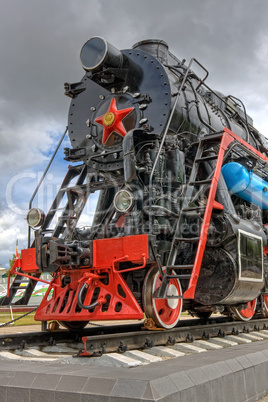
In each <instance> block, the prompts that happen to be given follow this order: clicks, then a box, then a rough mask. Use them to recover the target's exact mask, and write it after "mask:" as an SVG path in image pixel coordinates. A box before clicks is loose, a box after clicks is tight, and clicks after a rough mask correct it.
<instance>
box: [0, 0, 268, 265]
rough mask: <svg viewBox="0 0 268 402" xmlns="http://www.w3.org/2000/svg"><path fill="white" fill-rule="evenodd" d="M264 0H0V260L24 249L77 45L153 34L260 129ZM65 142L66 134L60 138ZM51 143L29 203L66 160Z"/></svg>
mask: <svg viewBox="0 0 268 402" xmlns="http://www.w3.org/2000/svg"><path fill="white" fill-rule="evenodd" d="M267 20H268V2H267V0H224V1H222V0H166V1H160V0H75V1H72V0H46V1H44V0H23V1H22V0H0V38H1V39H0V190H1V191H0V265H2V266H4V267H8V266H9V259H10V258H12V254H13V253H14V252H15V245H16V239H18V242H19V248H20V249H21V248H25V247H27V225H26V222H25V216H26V214H27V208H28V203H29V199H30V197H31V195H32V192H33V191H34V188H35V186H36V185H37V183H38V180H39V179H40V177H41V175H42V172H43V170H44V168H45V167H46V164H47V163H48V160H49V158H50V156H51V154H52V153H53V151H54V149H55V147H56V145H57V142H58V141H59V139H60V137H61V135H62V133H63V132H64V130H65V127H66V125H67V118H68V109H69V103H70V99H69V98H67V97H65V96H64V95H63V92H64V91H63V85H64V82H78V81H80V79H81V78H82V76H83V75H84V73H83V69H82V67H81V65H80V61H79V53H80V49H81V47H82V45H83V44H84V43H85V42H86V41H87V40H88V39H89V38H90V37H92V36H102V37H104V38H105V39H106V40H107V41H108V42H110V43H111V44H112V45H114V46H115V47H117V48H118V49H128V48H131V47H132V45H133V44H134V43H136V42H138V41H140V40H143V39H149V38H152V39H163V40H164V41H166V42H167V43H168V45H169V49H170V51H171V52H172V53H174V54H175V55H176V56H177V57H178V58H179V59H183V58H185V59H186V60H187V61H188V62H189V61H190V59H191V58H192V57H195V58H196V59H198V60H199V61H200V62H201V64H203V65H204V66H205V67H206V68H207V69H208V70H209V72H210V75H209V78H208V80H207V83H208V84H209V85H210V87H212V88H213V89H216V90H219V91H221V92H223V93H224V94H226V95H229V94H232V95H234V96H236V97H238V98H240V99H242V101H243V102H244V104H245V106H246V108H247V113H248V114H249V115H250V116H251V117H252V118H253V120H254V125H255V127H256V128H257V129H258V130H259V131H260V132H261V133H263V134H264V135H266V136H267V137H268V119H267V115H268V78H267V77H268V63H267V60H268V24H267ZM64 146H68V139H67V138H66V139H65V141H64ZM62 160H63V150H62V148H61V150H60V153H59V156H58V157H57V160H56V164H55V166H54V168H53V169H54V170H53V169H52V170H51V171H50V173H49V176H48V178H47V179H46V181H45V183H44V190H43V192H42V193H41V195H40V196H39V197H38V199H37V200H36V203H35V206H39V207H44V209H48V207H49V205H48V203H49V202H50V200H51V197H52V194H53V193H54V192H55V191H56V189H57V187H58V186H59V184H60V183H61V181H62V179H63V176H64V172H65V171H66V169H67V166H68V163H67V162H63V161H62Z"/></svg>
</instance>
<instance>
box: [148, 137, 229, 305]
mask: <svg viewBox="0 0 268 402" xmlns="http://www.w3.org/2000/svg"><path fill="white" fill-rule="evenodd" d="M232 141H233V138H229V136H227V135H225V134H224V135H223V133H220V134H212V135H206V136H204V137H201V138H200V141H199V143H198V148H197V151H196V155H195V159H194V163H193V167H192V171H191V174H190V177H189V181H188V183H187V185H186V188H185V191H184V200H183V205H182V208H181V211H180V214H179V217H178V221H177V223H176V227H175V233H174V237H173V240H172V243H171V248H170V252H169V256H168V260H167V265H166V269H165V272H164V274H163V276H162V283H161V286H160V288H159V292H158V295H157V297H156V298H157V299H166V298H167V299H170V298H177V299H178V298H183V299H193V298H194V294H195V289H196V284H197V281H198V277H199V272H200V268H201V264H202V260H203V255H204V251H205V247H206V243H207V235H208V229H209V223H210V220H211V215H212V211H213V209H218V210H223V209H224V207H223V205H221V204H219V203H218V202H217V201H216V200H215V196H216V191H217V185H218V180H219V177H220V173H221V167H222V163H223V158H224V154H225V151H226V149H227V147H228V146H229V144H230V143H231V142H232ZM212 145H213V146H214V147H215V146H217V145H218V146H219V150H218V153H217V154H216V153H213V149H212ZM214 149H215V148H214ZM213 161H214V164H215V167H214V169H213V168H212V172H211V173H210V174H208V175H207V177H206V178H205V179H203V180H197V176H198V170H199V165H200V163H204V162H213ZM208 188H209V193H208V197H207V202H206V205H196V204H195V201H196V200H197V199H198V197H200V195H202V194H204V192H205V191H206V190H207V189H208ZM193 212H197V213H198V214H200V217H202V220H203V222H202V225H201V229H200V233H199V236H196V237H189V238H187V237H183V234H182V231H181V227H182V223H183V220H184V219H185V217H186V218H187V217H190V216H191V214H192V213H193ZM189 242H190V243H197V251H196V255H195V259H194V263H193V264H191V265H189V264H187V265H186V264H185V265H175V261H176V258H177V255H178V250H179V245H180V244H181V243H189ZM178 270H180V271H183V270H191V274H188V273H187V274H176V271H178ZM172 271H173V272H172ZM174 272H175V273H174ZM174 278H178V279H189V285H188V289H187V290H186V291H185V292H184V294H183V296H172V295H168V294H167V292H168V286H169V282H170V280H171V279H174Z"/></svg>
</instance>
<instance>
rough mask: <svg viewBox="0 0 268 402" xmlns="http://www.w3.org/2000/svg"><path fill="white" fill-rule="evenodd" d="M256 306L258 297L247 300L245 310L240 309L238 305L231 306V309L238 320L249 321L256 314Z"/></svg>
mask: <svg viewBox="0 0 268 402" xmlns="http://www.w3.org/2000/svg"><path fill="white" fill-rule="evenodd" d="M256 306H257V298H256V299H254V300H252V301H250V302H247V307H246V308H245V309H244V310H238V309H237V308H236V307H230V311H231V313H232V314H233V316H234V318H236V319H237V320H239V321H249V320H251V318H252V317H253V316H254V314H255V310H256Z"/></svg>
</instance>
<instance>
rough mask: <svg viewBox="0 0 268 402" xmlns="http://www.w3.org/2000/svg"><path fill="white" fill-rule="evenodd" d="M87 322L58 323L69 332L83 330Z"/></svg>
mask: <svg viewBox="0 0 268 402" xmlns="http://www.w3.org/2000/svg"><path fill="white" fill-rule="evenodd" d="M88 322H89V321H59V323H60V324H61V325H62V326H63V327H65V328H67V329H69V330H70V331H79V330H80V329H83V328H85V326H86V325H87V324H88Z"/></svg>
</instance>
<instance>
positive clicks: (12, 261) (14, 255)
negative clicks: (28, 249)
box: [7, 253, 21, 276]
mask: <svg viewBox="0 0 268 402" xmlns="http://www.w3.org/2000/svg"><path fill="white" fill-rule="evenodd" d="M19 258H21V253H19ZM15 259H16V254H13V256H12V258H11V259H10V260H9V270H8V271H7V274H8V273H9V271H10V270H11V268H12V267H13V264H14V261H15ZM12 276H14V275H12Z"/></svg>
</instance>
